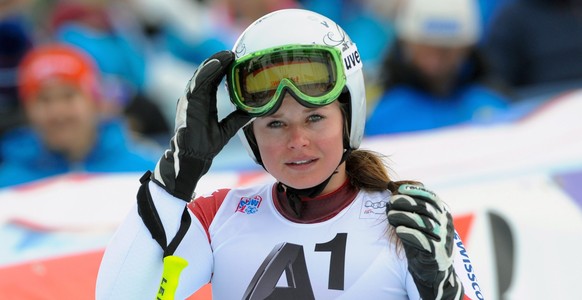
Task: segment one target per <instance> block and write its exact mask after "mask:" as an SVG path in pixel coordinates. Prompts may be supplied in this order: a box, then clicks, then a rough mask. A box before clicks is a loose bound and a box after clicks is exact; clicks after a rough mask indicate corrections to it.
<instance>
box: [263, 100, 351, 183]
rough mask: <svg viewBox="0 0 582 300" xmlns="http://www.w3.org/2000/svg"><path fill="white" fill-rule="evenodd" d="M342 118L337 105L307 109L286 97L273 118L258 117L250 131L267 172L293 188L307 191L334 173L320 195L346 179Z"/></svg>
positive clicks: (336, 102)
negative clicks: (252, 133)
mask: <svg viewBox="0 0 582 300" xmlns="http://www.w3.org/2000/svg"><path fill="white" fill-rule="evenodd" d="M343 122H344V120H343V115H342V112H341V110H340V106H339V102H338V101H335V102H333V103H332V104H330V105H327V106H323V107H318V108H307V107H305V106H303V105H301V104H299V102H297V101H296V100H295V99H294V98H293V97H292V96H291V95H289V94H287V95H286V96H285V98H284V99H283V102H282V103H281V107H280V108H279V109H278V110H277V111H276V112H275V113H274V114H272V115H270V116H265V117H260V118H257V119H256V120H255V121H254V122H253V130H254V134H255V137H256V140H257V144H258V147H259V151H260V153H261V158H262V160H263V164H264V166H265V168H266V169H267V171H268V172H269V173H270V174H271V175H273V176H274V177H275V178H276V179H277V180H279V181H280V182H282V183H284V184H286V185H288V186H291V187H293V188H296V189H304V188H310V187H313V186H315V185H318V184H319V183H321V182H323V181H324V180H325V179H327V178H328V177H329V176H330V175H331V174H332V173H333V172H334V171H335V170H336V169H337V171H338V172H337V174H335V175H334V176H333V177H332V178H331V180H330V182H329V183H328V184H327V186H326V187H325V189H324V190H323V192H322V193H323V194H325V193H329V192H332V191H334V190H335V189H337V188H339V187H340V186H341V185H342V184H343V183H344V181H345V179H346V173H345V164H342V165H341V166H340V167H339V168H338V164H339V162H340V160H341V157H342V154H343V142H342V138H343Z"/></svg>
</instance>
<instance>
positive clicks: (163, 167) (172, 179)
mask: <svg viewBox="0 0 582 300" xmlns="http://www.w3.org/2000/svg"><path fill="white" fill-rule="evenodd" d="M233 60H234V53H232V52H231V51H221V52H218V53H216V54H214V55H213V56H211V57H210V58H208V59H207V60H205V61H204V62H202V64H200V66H199V67H198V69H197V70H196V71H195V72H194V75H193V76H192V78H191V79H190V81H189V82H188V85H187V86H186V89H185V91H184V95H183V96H182V97H180V99H179V100H178V105H177V108H176V124H175V134H174V136H173V138H172V139H171V141H170V149H167V150H166V152H165V153H164V155H163V156H162V157H161V158H160V160H159V161H158V163H157V165H156V168H155V171H154V173H153V174H152V176H151V179H152V180H153V181H154V182H156V183H157V184H158V185H160V186H161V187H163V188H164V189H165V190H166V191H167V192H169V193H170V194H172V195H174V196H175V197H177V198H180V199H183V200H184V201H190V200H191V198H192V197H193V195H194V188H195V187H196V184H197V183H198V180H199V179H200V178H201V177H202V175H204V174H206V172H208V169H209V168H210V165H211V164H212V160H213V159H214V157H215V156H216V155H217V154H218V153H219V152H220V150H222V148H223V147H224V145H226V143H227V142H228V141H229V140H230V138H231V137H232V136H233V135H234V134H235V133H236V131H237V130H238V129H240V128H241V127H242V126H244V125H245V124H246V123H247V122H248V121H250V120H251V117H250V116H249V115H248V114H246V113H245V112H243V111H241V110H238V109H237V110H235V111H233V112H232V113H230V114H229V115H228V116H227V117H225V118H224V119H223V120H222V121H220V122H219V121H218V111H217V107H216V91H217V89H218V85H219V84H220V81H221V80H222V78H223V77H224V75H225V74H226V70H227V68H228V66H229V65H230V64H231V63H232V61H233Z"/></svg>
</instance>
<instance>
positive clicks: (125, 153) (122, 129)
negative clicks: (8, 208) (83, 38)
mask: <svg viewBox="0 0 582 300" xmlns="http://www.w3.org/2000/svg"><path fill="white" fill-rule="evenodd" d="M18 83H19V94H20V99H21V101H22V106H23V108H24V111H25V115H26V117H27V120H28V122H29V124H30V126H26V127H21V128H17V129H14V130H12V131H9V132H7V133H6V134H5V135H4V136H3V137H2V144H1V149H0V151H1V153H2V156H3V157H4V158H5V160H4V163H3V164H2V165H1V166H0V187H6V186H11V185H16V184H22V183H26V182H31V181H34V180H38V179H42V178H46V177H49V176H54V175H59V174H64V173H68V172H143V171H145V170H148V169H150V168H152V167H153V166H155V163H156V161H157V157H158V156H159V155H160V153H161V152H162V151H160V149H159V148H158V147H154V146H152V145H153V143H148V142H144V141H141V140H140V141H138V140H135V139H133V138H131V136H130V134H129V132H128V130H127V127H126V125H125V123H124V122H123V120H120V119H115V118H111V119H109V118H102V114H101V110H100V105H101V103H102V101H103V100H102V99H101V98H102V97H101V96H102V95H101V91H100V89H101V85H100V77H99V72H98V70H97V69H96V66H95V63H94V61H93V60H92V59H91V57H90V56H89V55H87V54H86V53H85V52H82V50H80V49H78V48H75V47H73V46H70V45H65V44H56V43H55V44H46V45H40V46H37V47H35V48H33V49H32V50H30V51H29V52H28V53H27V54H26V55H25V57H24V58H23V60H22V62H21V64H20V65H19V69H18Z"/></svg>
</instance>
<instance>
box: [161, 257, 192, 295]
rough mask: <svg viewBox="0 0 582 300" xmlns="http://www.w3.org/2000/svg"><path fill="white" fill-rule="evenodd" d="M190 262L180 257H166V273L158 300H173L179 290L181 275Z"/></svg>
mask: <svg viewBox="0 0 582 300" xmlns="http://www.w3.org/2000/svg"><path fill="white" fill-rule="evenodd" d="M187 265H188V261H186V260H185V259H183V258H181V257H179V256H173V255H170V256H166V257H164V272H163V273H162V281H161V282H160V288H159V289H158V295H157V296H156V300H173V299H174V295H175V294H176V288H178V281H179V280H180V273H182V270H184V268H186V266H187Z"/></svg>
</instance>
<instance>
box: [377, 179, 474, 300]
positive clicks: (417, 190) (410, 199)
mask: <svg viewBox="0 0 582 300" xmlns="http://www.w3.org/2000/svg"><path fill="white" fill-rule="evenodd" d="M387 214H388V222H389V223H390V224H391V225H392V226H394V227H395V228H396V234H397V235H398V237H399V238H400V240H401V241H402V244H403V246H404V251H405V252H406V258H407V259H408V270H409V272H410V273H411V275H412V278H413V279H414V282H415V283H416V286H417V288H418V291H419V293H420V296H421V297H422V299H425V300H428V299H462V298H463V295H464V292H463V285H462V284H461V281H460V280H459V278H458V276H457V275H456V273H455V269H454V267H453V247H454V242H453V239H454V234H455V229H454V227H453V218H452V216H451V214H450V213H449V212H448V211H447V209H446V207H445V205H444V203H443V202H442V201H441V200H440V198H439V197H438V196H437V195H436V194H435V193H433V192H431V191H429V190H427V189H425V188H424V187H421V186H418V185H410V184H403V185H401V186H400V187H399V188H398V193H397V194H394V195H393V196H392V198H391V199H390V206H389V209H388V210H387Z"/></svg>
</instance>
